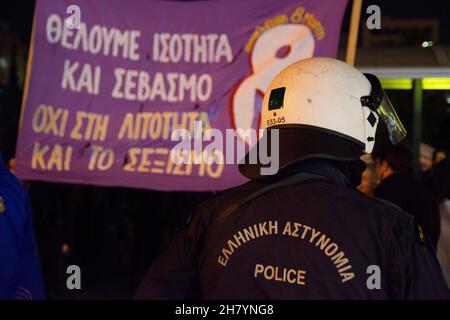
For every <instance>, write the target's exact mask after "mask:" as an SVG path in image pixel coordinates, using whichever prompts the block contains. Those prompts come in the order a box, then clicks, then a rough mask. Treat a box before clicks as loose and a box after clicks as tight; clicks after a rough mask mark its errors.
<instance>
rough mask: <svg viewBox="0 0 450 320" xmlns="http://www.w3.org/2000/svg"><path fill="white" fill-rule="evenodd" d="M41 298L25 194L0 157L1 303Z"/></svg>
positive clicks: (36, 257) (29, 215) (29, 206)
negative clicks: (2, 301)
mask: <svg viewBox="0 0 450 320" xmlns="http://www.w3.org/2000/svg"><path fill="white" fill-rule="evenodd" d="M36 299H44V286H43V281H42V275H41V267H40V261H39V254H38V249H37V245H36V240H35V237H34V231H33V223H32V217H31V204H30V200H29V198H28V194H27V193H26V191H25V190H24V189H23V187H22V186H21V184H20V183H19V181H18V180H17V179H16V178H15V177H14V176H13V174H12V173H11V172H10V171H9V169H8V168H7V167H6V165H5V164H4V163H3V158H2V157H1V155H0V300H36Z"/></svg>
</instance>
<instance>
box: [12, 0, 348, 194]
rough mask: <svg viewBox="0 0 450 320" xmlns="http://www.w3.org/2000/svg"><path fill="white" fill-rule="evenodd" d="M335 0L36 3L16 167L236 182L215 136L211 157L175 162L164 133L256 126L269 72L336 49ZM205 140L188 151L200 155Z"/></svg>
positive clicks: (339, 1)
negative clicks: (177, 130)
mask: <svg viewBox="0 0 450 320" xmlns="http://www.w3.org/2000/svg"><path fill="white" fill-rule="evenodd" d="M346 3H347V0H322V1H315V0H314V1H313V0H309V1H308V0H297V1H294V0H245V1H242V0H215V1H156V0H155V1H151V0H147V1H146V0H134V1H125V0H123V1H120V0H96V1H89V0H84V1H83V0H71V1H61V0H37V1H36V9H35V14H34V23H33V35H32V40H31V48H30V58H29V65H28V73H27V81H26V86H25V90H24V91H25V93H24V100H23V108H22V117H21V124H20V130H19V139H18V145H17V151H16V169H15V172H16V174H17V175H18V177H20V178H21V179H30V180H44V181H53V182H67V183H83V184H93V185H105V186H127V187H135V188H148V189H158V190H190V191H206V190H221V189H225V188H229V187H232V186H236V185H238V184H241V183H242V182H244V181H245V179H244V178H243V177H242V176H241V175H240V174H239V172H238V169H237V165H236V163H238V162H239V160H240V158H239V157H238V156H239V154H236V155H234V157H231V156H230V154H228V155H227V154H226V151H225V150H234V149H233V148H235V147H230V148H231V149H229V146H225V140H226V141H228V140H227V139H223V141H222V145H223V147H222V148H220V147H217V146H218V145H219V144H220V142H221V141H216V140H217V139H215V140H214V142H215V143H217V144H215V148H213V149H212V154H213V157H214V159H216V158H217V157H218V158H220V159H221V160H222V161H216V162H214V161H213V162H211V161H210V162H205V161H195V162H194V161H193V162H192V163H177V162H176V161H174V160H173V158H172V156H171V150H172V149H173V147H174V146H176V145H177V143H178V142H179V140H180V139H178V140H177V139H174V138H173V134H174V132H175V131H176V129H187V130H188V132H189V133H190V134H192V135H193V136H196V137H198V135H197V134H198V133H199V132H200V136H201V137H203V135H204V134H205V133H206V132H208V130H211V129H218V130H220V132H225V131H226V129H244V130H245V129H251V128H253V129H257V128H258V126H259V110H260V104H261V101H262V96H263V94H264V92H265V90H266V88H267V87H268V85H269V83H270V81H271V79H272V78H273V77H274V76H275V74H276V73H278V72H279V71H281V70H282V69H283V68H284V67H286V66H287V65H289V64H290V63H292V62H294V61H297V60H300V59H303V58H307V57H311V56H328V57H335V56H336V53H337V46H338V40H339V34H340V28H341V21H342V17H343V14H344V10H345V6H346ZM198 124H200V127H199V126H198ZM239 132H240V131H239ZM239 132H238V133H237V134H236V135H235V138H236V139H235V140H237V141H241V142H244V143H248V145H251V144H252V143H254V141H252V140H251V139H247V136H245V135H244V134H241V133H239ZM185 137H186V136H185ZM178 138H180V137H178ZM172 140H173V141H172ZM204 140H205V139H204ZM206 140H207V139H206ZM210 140H212V139H211V138H210ZM248 145H247V146H248ZM205 146H208V141H203V142H202V143H201V144H200V146H199V148H193V149H192V150H187V152H191V153H192V154H193V155H192V157H194V158H195V157H200V158H201V159H206V158H207V157H209V156H211V148H209V149H208V148H204V147H205ZM197 147H198V146H197ZM216 147H217V148H216ZM194 149H195V150H194ZM206 150H208V152H209V153H207V152H206ZM247 150H248V149H247ZM198 153H200V155H199V154H198ZM241 156H242V155H241ZM231 158H234V159H231ZM224 159H227V161H224ZM230 159H231V160H232V161H231V160H230ZM228 160H230V161H228Z"/></svg>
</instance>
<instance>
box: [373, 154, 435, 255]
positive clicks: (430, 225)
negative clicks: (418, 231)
mask: <svg viewBox="0 0 450 320" xmlns="http://www.w3.org/2000/svg"><path fill="white" fill-rule="evenodd" d="M374 159H375V163H376V164H375V168H376V175H377V178H378V180H379V184H378V186H377V187H376V188H375V189H374V196H376V197H378V198H381V199H384V200H388V201H390V202H392V203H394V204H396V205H398V206H399V207H400V208H401V209H402V210H403V211H405V212H407V213H409V214H411V215H412V216H413V217H414V219H415V220H416V223H417V224H418V225H420V226H421V227H422V228H423V230H424V232H425V234H427V235H428V236H429V237H430V240H431V242H432V244H433V246H434V248H436V247H437V241H438V239H439V233H440V221H439V209H438V205H437V202H436V201H435V200H434V199H433V197H432V196H431V194H430V193H429V192H428V190H427V189H426V188H425V187H424V186H423V185H422V184H421V183H420V182H419V181H416V180H415V179H413V178H412V177H411V175H410V171H411V165H412V154H411V152H410V151H409V150H408V149H406V148H405V147H403V146H401V145H397V146H392V145H389V146H386V147H384V148H383V149H381V151H380V152H379V153H378V154H375V155H374Z"/></svg>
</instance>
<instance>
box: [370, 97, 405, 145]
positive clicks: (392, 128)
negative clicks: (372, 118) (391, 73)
mask: <svg viewBox="0 0 450 320" xmlns="http://www.w3.org/2000/svg"><path fill="white" fill-rule="evenodd" d="M377 112H378V115H379V116H380V118H381V119H382V120H383V122H384V124H385V125H386V128H387V130H388V133H389V140H390V141H391V143H392V144H394V145H395V144H398V143H399V142H400V141H402V140H403V139H404V138H405V137H406V130H405V127H403V124H402V122H401V121H400V118H399V117H398V115H397V113H396V112H395V109H394V107H393V106H392V104H391V102H390V101H389V98H388V97H387V95H386V94H385V93H384V92H383V98H382V99H381V103H380V106H379V107H378V109H377Z"/></svg>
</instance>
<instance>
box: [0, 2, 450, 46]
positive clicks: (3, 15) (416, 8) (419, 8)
mask: <svg viewBox="0 0 450 320" xmlns="http://www.w3.org/2000/svg"><path fill="white" fill-rule="evenodd" d="M127 1H129V2H130V3H131V2H132V0H127ZM261 1H264V0H261ZM314 1H321V0H314ZM322 1H324V0H322ZM328 1H332V0H328ZM349 3H350V4H351V0H349ZM371 4H376V5H378V6H380V8H381V14H382V17H383V16H390V17H393V18H396V17H398V18H411V17H415V18H434V17H438V18H439V20H440V33H441V44H450V1H449V0H427V1H424V0H422V1H407V0H364V1H363V11H362V15H361V17H362V18H365V17H366V16H367V14H366V13H365V8H367V6H369V5H371ZM33 7H34V1H33V0H15V1H11V0H6V1H3V2H2V5H1V10H0V19H2V20H8V22H9V24H10V28H11V29H13V30H14V31H18V32H19V34H20V36H21V38H22V39H24V41H27V39H28V37H29V33H30V30H31V21H32V16H33ZM350 7H351V6H349V7H348V8H347V12H346V17H345V21H344V24H343V30H344V31H346V30H347V29H348V23H349V22H348V21H349V16H350V11H351V10H350Z"/></svg>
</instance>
